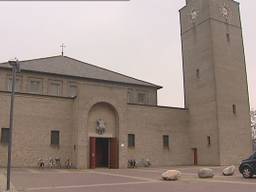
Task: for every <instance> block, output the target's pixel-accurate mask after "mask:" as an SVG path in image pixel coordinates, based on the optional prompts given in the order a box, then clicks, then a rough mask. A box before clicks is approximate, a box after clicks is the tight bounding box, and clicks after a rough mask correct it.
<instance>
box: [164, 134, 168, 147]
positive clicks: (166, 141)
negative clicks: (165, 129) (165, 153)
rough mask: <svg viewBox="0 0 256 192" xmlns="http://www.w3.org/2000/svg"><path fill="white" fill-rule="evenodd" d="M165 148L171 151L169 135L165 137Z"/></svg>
mask: <svg viewBox="0 0 256 192" xmlns="http://www.w3.org/2000/svg"><path fill="white" fill-rule="evenodd" d="M163 147H164V149H169V135H163Z"/></svg>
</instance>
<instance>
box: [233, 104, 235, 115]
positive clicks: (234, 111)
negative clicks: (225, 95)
mask: <svg viewBox="0 0 256 192" xmlns="http://www.w3.org/2000/svg"><path fill="white" fill-rule="evenodd" d="M232 109H233V114H234V115H235V114H236V105H235V104H233V105H232Z"/></svg>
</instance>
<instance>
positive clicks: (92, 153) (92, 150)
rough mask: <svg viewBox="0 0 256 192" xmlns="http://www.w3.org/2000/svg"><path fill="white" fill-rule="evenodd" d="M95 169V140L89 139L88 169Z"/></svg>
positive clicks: (93, 138)
mask: <svg viewBox="0 0 256 192" xmlns="http://www.w3.org/2000/svg"><path fill="white" fill-rule="evenodd" d="M95 168H96V138H95V137H90V169H95Z"/></svg>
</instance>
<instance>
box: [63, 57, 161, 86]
mask: <svg viewBox="0 0 256 192" xmlns="http://www.w3.org/2000/svg"><path fill="white" fill-rule="evenodd" d="M63 57H66V58H69V59H72V60H74V61H77V62H80V63H83V64H86V65H90V66H92V67H96V68H98V69H102V70H105V71H108V72H111V73H115V74H118V75H122V76H125V77H127V78H130V79H134V80H136V81H140V82H142V83H146V84H149V85H151V86H153V87H156V88H158V89H161V88H163V87H162V86H160V85H156V84H153V83H150V82H147V81H143V80H140V79H137V78H134V77H130V76H128V75H124V74H122V73H119V72H116V71H113V70H109V69H106V68H103V67H99V66H97V65H94V64H90V63H86V62H83V61H79V60H77V59H74V58H72V57H68V56H63Z"/></svg>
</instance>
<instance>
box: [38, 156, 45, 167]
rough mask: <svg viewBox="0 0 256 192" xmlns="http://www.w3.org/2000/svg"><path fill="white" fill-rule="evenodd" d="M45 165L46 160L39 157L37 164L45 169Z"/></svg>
mask: <svg viewBox="0 0 256 192" xmlns="http://www.w3.org/2000/svg"><path fill="white" fill-rule="evenodd" d="M44 165H45V163H44V160H43V159H41V158H40V159H38V161H37V166H38V168H40V169H43V168H44Z"/></svg>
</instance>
